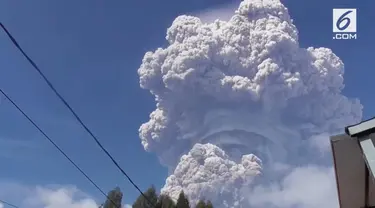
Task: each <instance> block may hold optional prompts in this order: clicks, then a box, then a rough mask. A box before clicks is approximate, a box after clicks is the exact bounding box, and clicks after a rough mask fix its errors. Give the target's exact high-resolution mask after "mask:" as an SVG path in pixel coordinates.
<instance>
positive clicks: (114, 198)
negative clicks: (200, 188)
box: [100, 186, 213, 208]
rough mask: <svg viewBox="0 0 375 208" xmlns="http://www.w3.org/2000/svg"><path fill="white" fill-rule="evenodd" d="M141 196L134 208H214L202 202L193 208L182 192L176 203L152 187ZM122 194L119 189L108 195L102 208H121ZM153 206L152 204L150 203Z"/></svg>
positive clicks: (210, 204) (209, 203) (207, 202)
mask: <svg viewBox="0 0 375 208" xmlns="http://www.w3.org/2000/svg"><path fill="white" fill-rule="evenodd" d="M143 194H144V195H145V196H146V198H147V199H148V200H147V199H146V198H145V197H144V196H143V195H140V196H139V197H138V198H137V199H136V200H135V202H134V203H133V205H132V207H133V208H154V207H155V208H213V205H212V203H211V202H210V201H204V200H201V201H199V202H198V204H196V205H195V206H191V205H190V202H189V200H188V198H187V197H186V195H185V194H184V192H183V191H182V192H181V193H180V195H179V196H178V199H177V202H176V203H175V202H174V201H173V200H172V199H171V198H170V197H169V196H166V195H160V196H158V194H157V193H156V190H155V187H153V186H151V187H150V188H149V189H147V190H146V192H144V193H143ZM122 196H123V194H122V192H121V191H120V189H119V188H115V189H114V190H112V191H110V192H109V193H108V198H109V199H107V200H106V202H105V203H104V204H103V205H101V206H100V208H121V201H122ZM149 201H150V202H151V203H152V204H150V202H149Z"/></svg>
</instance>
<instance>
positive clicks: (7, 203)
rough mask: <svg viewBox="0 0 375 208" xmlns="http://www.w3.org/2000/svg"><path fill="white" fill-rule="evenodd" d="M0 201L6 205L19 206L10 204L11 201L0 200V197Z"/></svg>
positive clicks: (15, 207)
mask: <svg viewBox="0 0 375 208" xmlns="http://www.w3.org/2000/svg"><path fill="white" fill-rule="evenodd" d="M0 202H1V203H3V204H6V205H8V206H11V207H14V208H19V207H17V206H16V205H14V204H11V203H9V202H6V201H4V200H1V199H0Z"/></svg>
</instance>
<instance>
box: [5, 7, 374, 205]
mask: <svg viewBox="0 0 375 208" xmlns="http://www.w3.org/2000/svg"><path fill="white" fill-rule="evenodd" d="M230 2H233V1H228V0H226V1H224V0H205V1H201V0H190V1H173V0H165V1H163V3H160V2H157V1H136V0H129V1H124V0H111V1H99V0H81V1H74V0H66V1H57V0H34V1H26V0H23V1H12V0H3V1H1V2H0V20H1V21H2V23H3V24H4V25H6V26H7V27H8V29H9V30H10V31H11V32H12V34H13V35H14V36H15V38H16V39H17V40H18V42H19V43H20V44H21V46H23V48H24V49H25V50H26V52H27V53H28V54H29V55H30V56H31V57H32V58H33V59H34V61H35V62H36V63H37V64H38V65H39V67H40V68H41V70H43V71H44V72H45V74H46V75H47V77H49V78H50V80H51V81H52V82H53V83H54V85H55V87H56V88H57V90H58V91H59V92H61V94H63V95H64V97H65V98H66V99H67V101H68V102H69V103H70V104H71V106H72V107H73V108H74V109H75V110H76V112H77V113H78V114H79V115H80V116H81V118H82V119H83V120H84V122H85V123H86V124H87V125H88V127H89V128H90V129H91V130H92V131H93V132H94V133H95V134H96V135H97V136H98V138H99V139H100V141H102V143H103V145H104V146H105V147H107V149H108V150H109V151H110V152H111V153H112V154H113V156H114V157H115V158H116V159H117V160H118V161H119V162H120V164H121V166H122V167H123V168H124V169H125V170H126V171H127V172H128V173H129V175H130V176H131V177H132V178H133V179H134V181H135V182H136V183H137V184H139V186H140V188H142V189H145V188H147V187H148V186H149V185H151V184H154V185H155V186H156V187H157V188H160V187H161V186H162V185H163V184H164V180H165V178H166V176H167V170H166V169H165V168H164V167H162V166H160V165H159V163H158V160H157V158H156V157H155V155H153V154H151V153H146V152H145V151H144V150H143V147H142V145H141V143H140V140H139V138H138V128H139V126H140V125H141V124H142V123H143V122H146V121H147V120H148V115H149V113H150V112H151V111H152V110H153V109H154V107H155V103H154V101H153V97H152V96H151V95H150V94H149V92H147V91H145V90H142V89H140V87H139V84H138V75H137V69H138V67H139V65H140V63H141V60H142V57H143V55H144V53H145V52H147V51H149V50H154V49H156V48H157V47H161V46H163V45H165V44H166V42H165V34H166V29H167V28H168V26H169V25H170V24H171V23H172V21H173V19H174V18H175V17H176V16H177V15H180V14H186V13H194V12H197V11H199V10H204V9H207V8H211V7H215V6H218V5H219V3H220V4H225V3H230ZM283 2H284V4H285V5H286V6H287V7H288V8H289V11H290V15H291V16H292V18H293V19H294V20H295V24H296V26H297V28H298V29H299V31H300V44H301V46H302V47H308V46H314V47H328V48H331V49H332V50H333V51H334V52H335V53H336V54H337V55H338V56H339V57H340V58H341V59H342V60H343V61H344V63H345V65H346V74H345V83H346V88H345V90H344V94H345V95H347V96H349V97H358V98H360V100H361V102H362V104H363V105H364V106H365V109H364V116H365V117H366V118H368V117H371V116H375V109H374V108H371V106H374V105H375V99H373V98H372V96H373V93H372V92H371V89H373V88H375V83H373V81H372V77H373V75H375V72H373V70H374V69H375V68H374V66H375V58H374V52H373V47H374V46H375V13H374V12H373V9H374V8H375V1H373V0H362V1H355V0H351V1H350V0H330V1H323V0H316V1H299V0H285V1H283ZM341 7H354V8H358V40H347V41H339V40H332V20H331V19H332V8H341ZM0 73H1V75H0V87H1V88H2V89H4V90H5V91H6V92H7V93H8V94H9V95H10V96H11V97H12V98H13V99H14V100H15V101H16V102H17V103H19V105H20V107H21V108H23V109H24V110H25V111H26V112H27V113H28V114H29V115H30V116H31V117H32V118H33V119H34V120H35V121H36V122H37V123H38V124H39V125H40V126H41V127H42V129H43V130H45V131H46V133H47V134H48V135H50V137H51V138H52V139H54V140H55V141H56V142H57V143H58V144H59V145H60V146H61V147H62V148H63V149H64V150H65V151H66V152H67V154H69V155H70V156H71V157H72V158H73V159H74V160H75V161H76V162H77V163H78V164H79V165H80V166H81V167H82V168H83V169H84V170H85V171H86V172H87V173H88V174H89V175H90V176H91V177H92V179H93V180H95V181H96V182H97V183H98V185H99V186H100V187H102V188H103V189H104V190H109V189H111V188H113V187H114V186H120V187H121V189H122V190H123V192H124V201H125V202H127V203H131V202H132V201H133V200H134V199H135V198H136V197H137V196H138V193H137V192H136V190H135V189H134V188H133V187H132V186H131V185H130V184H129V183H128V182H127V181H126V179H125V178H124V177H123V176H122V175H121V174H120V173H119V171H118V170H117V169H116V168H115V167H114V166H113V165H112V164H111V163H110V161H109V160H108V159H107V157H106V156H105V155H104V154H103V153H102V152H101V151H100V149H99V148H98V147H97V146H96V144H94V142H93V141H92V139H91V138H90V137H89V136H88V135H87V133H86V132H85V131H84V130H83V129H82V128H81V127H80V126H79V125H78V123H77V122H76V121H75V120H74V118H73V117H72V116H71V115H70V113H69V111H68V110H67V109H66V108H65V107H64V106H63V104H62V103H60V102H59V100H58V98H57V97H56V96H55V95H54V94H53V92H52V91H51V90H50V89H49V88H48V87H47V85H46V84H45V83H44V81H43V80H42V79H41V78H40V77H39V76H38V74H37V73H36V71H35V70H34V69H33V68H32V66H31V65H30V64H29V63H28V62H27V61H26V60H25V59H24V58H23V56H22V55H21V54H20V53H19V52H18V51H17V49H16V48H15V47H14V46H13V45H12V44H11V43H10V41H9V39H8V38H7V37H6V35H5V34H4V33H0ZM0 164H1V171H0V180H2V181H17V182H19V183H23V184H29V185H36V184H38V185H43V184H74V185H76V186H77V187H79V188H80V189H82V190H84V191H85V192H87V193H89V194H91V195H93V196H95V197H98V199H99V200H102V199H103V197H102V196H101V195H100V193H99V192H98V191H97V190H96V189H95V187H93V186H92V185H91V184H90V183H89V182H88V181H87V180H86V179H85V178H84V177H83V176H82V175H80V173H79V172H78V171H77V170H76V169H74V167H72V165H71V164H70V163H69V162H68V161H66V160H65V159H64V158H63V157H62V156H61V155H60V153H58V152H57V151H56V150H55V149H54V148H53V147H52V146H51V145H50V144H49V143H48V141H47V140H46V139H45V138H43V136H42V135H40V134H39V133H38V131H37V130H36V129H34V127H33V126H32V125H31V124H30V123H29V122H28V121H27V120H26V119H25V118H24V117H23V116H22V115H21V114H20V113H19V112H18V111H17V110H16V109H15V108H14V107H13V106H11V105H10V104H9V103H8V102H7V101H5V100H4V99H3V98H2V100H1V103H0Z"/></svg>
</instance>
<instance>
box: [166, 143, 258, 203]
mask: <svg viewBox="0 0 375 208" xmlns="http://www.w3.org/2000/svg"><path fill="white" fill-rule="evenodd" d="M259 163H260V160H259V158H257V157H256V156H255V155H252V154H249V155H244V156H242V159H241V162H240V164H236V162H234V161H231V160H230V159H229V157H228V155H226V154H225V152H224V151H223V150H221V149H220V148H218V147H217V146H215V145H212V144H204V145H202V144H196V145H194V147H193V148H192V150H191V151H190V152H189V154H187V155H184V156H182V157H181V162H180V163H179V164H178V166H177V167H176V170H175V172H174V175H172V176H170V177H168V179H167V182H166V186H165V187H164V188H163V189H162V192H164V193H168V194H169V195H171V196H172V197H174V198H175V199H176V198H177V196H178V195H179V194H180V192H181V191H182V190H184V192H185V193H186V194H187V195H188V196H189V197H190V200H191V201H192V202H197V201H198V200H199V199H201V198H202V197H203V196H202V193H204V197H205V198H206V199H210V200H212V201H215V202H216V201H221V200H222V198H223V199H226V200H228V199H229V200H231V201H229V202H227V201H225V200H224V201H223V204H234V203H235V202H241V201H242V200H244V199H241V198H240V195H239V192H240V191H241V190H240V189H239V188H240V187H241V186H243V185H249V184H250V183H251V182H252V180H253V179H254V176H256V175H258V174H260V170H261V167H260V165H259ZM186 181H189V183H187V184H184V183H185V182H186ZM233 187H238V188H233ZM196 190H200V191H199V192H197V191H196ZM233 193H235V194H236V193H238V195H236V197H235V198H233V195H234V194H233ZM228 195H229V196H230V197H227V196H228Z"/></svg>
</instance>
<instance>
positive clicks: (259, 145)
mask: <svg viewBox="0 0 375 208" xmlns="http://www.w3.org/2000/svg"><path fill="white" fill-rule="evenodd" d="M166 39H167V41H168V43H169V45H168V46H167V47H166V48H159V49H157V50H156V51H154V52H147V53H146V54H145V56H144V58H143V62H142V65H141V67H140V68H139V70H138V73H139V76H140V85H141V87H142V88H144V89H147V90H150V92H151V93H152V94H153V95H154V96H155V100H156V103H157V105H156V110H155V111H154V112H152V113H151V115H150V120H149V121H148V122H147V123H144V124H143V125H142V126H141V127H140V130H139V134H140V138H141V140H142V144H143V146H144V148H145V150H147V151H151V152H155V153H156V154H157V155H158V157H159V158H160V161H161V163H162V164H164V165H166V166H167V167H168V168H169V170H170V173H171V174H172V175H171V176H170V177H168V179H167V180H166V185H165V186H164V188H163V189H162V192H164V193H166V194H169V195H171V196H172V197H174V198H176V197H177V195H178V192H179V191H180V190H184V192H185V193H187V194H188V196H189V197H190V199H191V200H193V203H195V202H196V200H198V199H200V198H207V199H212V200H213V202H214V204H215V205H216V206H218V207H223V206H224V207H243V206H245V205H244V203H245V201H246V200H243V198H246V195H244V194H241V191H240V190H241V189H242V188H243V187H249V186H250V185H251V183H252V182H254V180H253V179H254V178H258V176H257V175H259V174H260V172H262V174H260V176H259V177H260V178H261V177H262V175H263V176H264V177H266V176H267V177H268V178H274V177H276V175H277V170H276V169H277V168H275V167H276V166H277V167H278V165H276V164H288V165H291V164H292V165H293V164H294V165H296V164H298V163H305V162H306V161H310V162H311V161H312V160H311V156H312V155H310V153H311V152H309V150H308V147H307V146H306V143H307V142H306V141H307V140H308V139H309V138H313V137H314V135H319V134H322V133H327V132H333V131H337V130H341V128H342V127H344V126H345V125H349V124H352V123H353V122H358V121H359V120H360V119H361V117H362V105H361V104H360V102H359V101H358V100H351V99H349V98H347V97H345V96H343V95H342V94H341V91H342V89H343V87H344V84H343V73H344V65H343V63H342V61H341V60H340V59H339V58H338V57H337V56H336V55H335V54H334V53H333V52H332V51H331V50H330V49H327V48H307V49H304V48H300V47H299V43H298V31H297V29H296V27H295V26H294V25H293V24H292V20H291V18H290V16H289V14H288V11H287V9H286V8H285V7H284V6H283V5H282V4H281V3H280V2H279V1H278V0H245V1H242V2H241V4H240V6H239V8H238V9H237V11H236V12H235V13H234V14H233V17H232V18H231V19H230V20H229V21H227V22H225V21H219V20H217V21H215V22H213V23H210V24H205V23H202V22H201V21H200V19H199V18H197V17H192V16H179V17H177V18H176V19H175V20H174V22H173V23H172V26H171V27H170V28H169V29H168V31H167V36H166ZM302 153H303V154H302ZM249 154H250V155H249ZM251 154H252V155H251ZM312 154H314V153H312ZM296 155H299V157H298V160H297V159H295V158H296ZM258 157H259V158H260V160H261V161H260V160H259V159H258ZM293 158H294V159H293ZM304 158H309V159H304ZM261 166H262V171H260V170H261V169H260V167H261Z"/></svg>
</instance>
